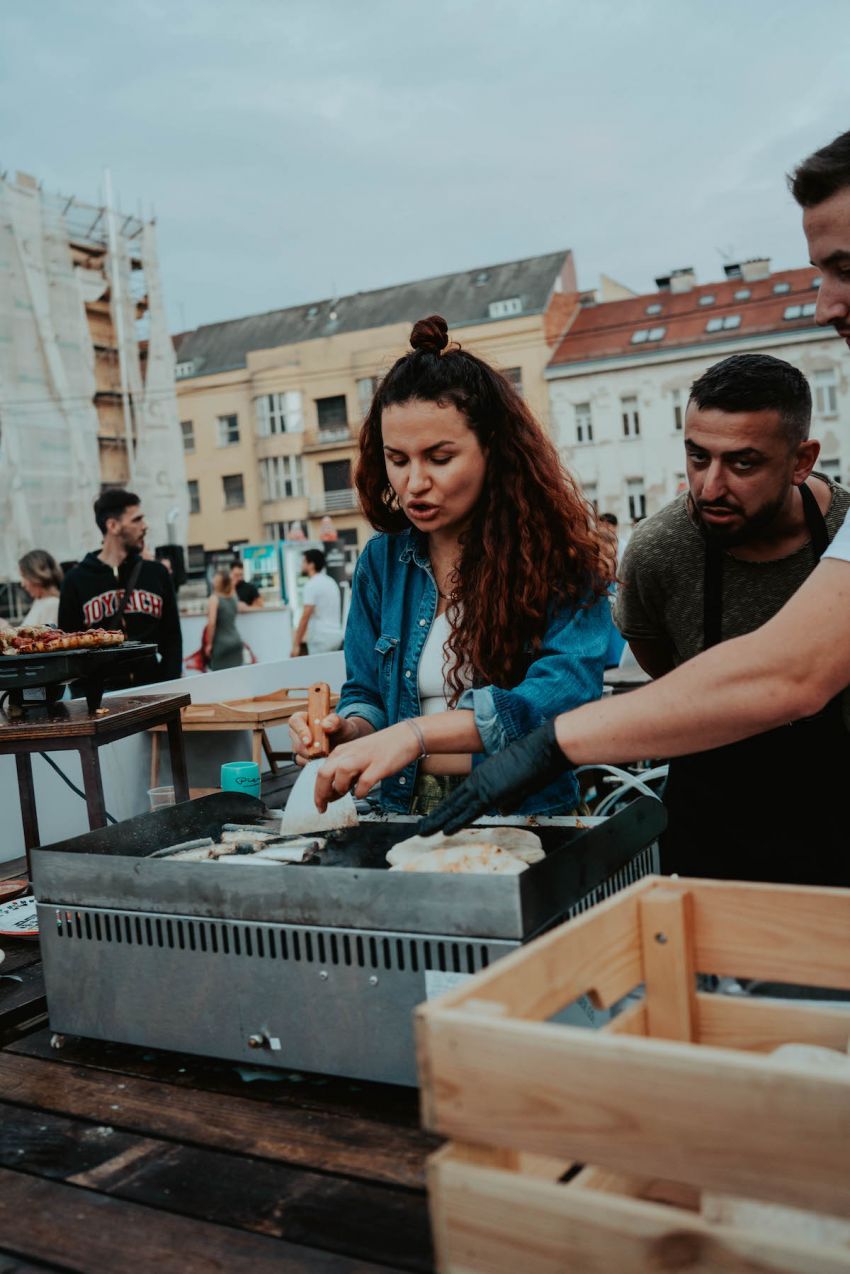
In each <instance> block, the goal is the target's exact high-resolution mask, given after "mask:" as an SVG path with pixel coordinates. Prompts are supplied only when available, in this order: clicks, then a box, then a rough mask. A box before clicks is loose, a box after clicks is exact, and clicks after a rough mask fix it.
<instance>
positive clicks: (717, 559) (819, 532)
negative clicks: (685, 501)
mask: <svg viewBox="0 0 850 1274" xmlns="http://www.w3.org/2000/svg"><path fill="white" fill-rule="evenodd" d="M799 491H800V497H801V499H802V501H803V516H804V517H805V519H806V529H807V530H808V532H809V535H810V537H811V542H812V549H813V550H814V553H815V557H816V558H817V560H818V561H820V559H821V557H822V556H823V554H824V553H825V552H826V549H827V545H828V544H829V530H828V528H827V525H826V519H825V518H824V516H823V514H822V513H821V511H820V505H819V504H818V502H817V499H816V498H815V495H814V493H813V492H812V490H811V488H810V487H808V486H806V484H805V482H804V483H803V485H802V486H801V487H800V488H799ZM702 585H703V603H702V605H703V610H702V615H703V618H702V631H703V643H702V645H703V650H708V649H709V647H711V646H716V645H717V644H718V643H719V642H720V641H722V635H723V549H722V548H721V547H720V545H719V544H717V543H715V542H714V541H713V540H708V539H707V540H706V541H705V564H704V568H703V581H702Z"/></svg>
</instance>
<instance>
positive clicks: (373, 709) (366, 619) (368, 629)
mask: <svg viewBox="0 0 850 1274" xmlns="http://www.w3.org/2000/svg"><path fill="white" fill-rule="evenodd" d="M380 622H381V602H380V591H379V588H378V583H377V580H376V579H375V576H374V572H373V566H372V561H371V555H370V553H369V545H368V544H367V545H366V548H365V549H364V551H363V553H362V554H361V555H360V558H359V560H358V563H357V569H356V570H355V572H354V580H353V582H352V587H351V606H350V608H349V611H348V621H347V623H346V626H345V643H344V650H345V684H344V685H343V687H342V692H341V694H340V697H339V703H338V704H337V707H336V711H337V712H338V714H339V715H340V716H341V717H362V718H363V720H364V721H368V722H369V724H370V725H371V726H372V727H373V729H375V730H383V729H384V728H385V727H386V726H387V725H389V721H388V720H387V710H386V704H385V702H384V698H383V696H382V694H381V692H380V688H379V685H378V670H377V664H376V659H375V643H376V641H377V639H378V636H379V634H380Z"/></svg>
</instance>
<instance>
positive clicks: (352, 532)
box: [336, 527, 359, 549]
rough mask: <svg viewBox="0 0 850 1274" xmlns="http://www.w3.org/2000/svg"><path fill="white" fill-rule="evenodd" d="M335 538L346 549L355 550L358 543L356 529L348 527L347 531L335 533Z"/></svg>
mask: <svg viewBox="0 0 850 1274" xmlns="http://www.w3.org/2000/svg"><path fill="white" fill-rule="evenodd" d="M336 538H337V539H338V540H339V542H340V544H343V545H345V547H346V548H347V549H356V548H357V545H358V543H359V541H358V538H357V528H356V527H350V528H348V529H347V530H342V529H340V530H339V531H337V533H336Z"/></svg>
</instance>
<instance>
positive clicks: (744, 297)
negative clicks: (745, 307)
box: [735, 288, 752, 301]
mask: <svg viewBox="0 0 850 1274" xmlns="http://www.w3.org/2000/svg"><path fill="white" fill-rule="evenodd" d="M751 296H752V292H751V291H750V289H749V288H738V291H737V292H736V293H735V300H736V301H749V299H750V297H751Z"/></svg>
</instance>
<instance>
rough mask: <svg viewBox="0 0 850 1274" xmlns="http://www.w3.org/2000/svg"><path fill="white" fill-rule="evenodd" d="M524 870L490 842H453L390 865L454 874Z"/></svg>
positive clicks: (506, 853)
mask: <svg viewBox="0 0 850 1274" xmlns="http://www.w3.org/2000/svg"><path fill="white" fill-rule="evenodd" d="M527 870H528V863H523V862H520V860H519V859H518V858H516V857H515V856H514V855H513V854H511V853H508V851H507V850H504V849H500V848H499V846H498V845H492V844H486V843H485V844H481V843H479V844H469V843H468V842H467V844H466V845H455V846H452V847H451V848H450V849H432V850H431V851H430V852H429V853H427V854H420V855H419V857H418V858H414V859H412V860H411V861H409V862H406V863H402V864H400V865H398V866H395V867H391V868H390V871H432V872H452V873H456V874H457V875H496V874H498V875H506V876H516V875H519V873H520V872H521V871H527Z"/></svg>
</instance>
